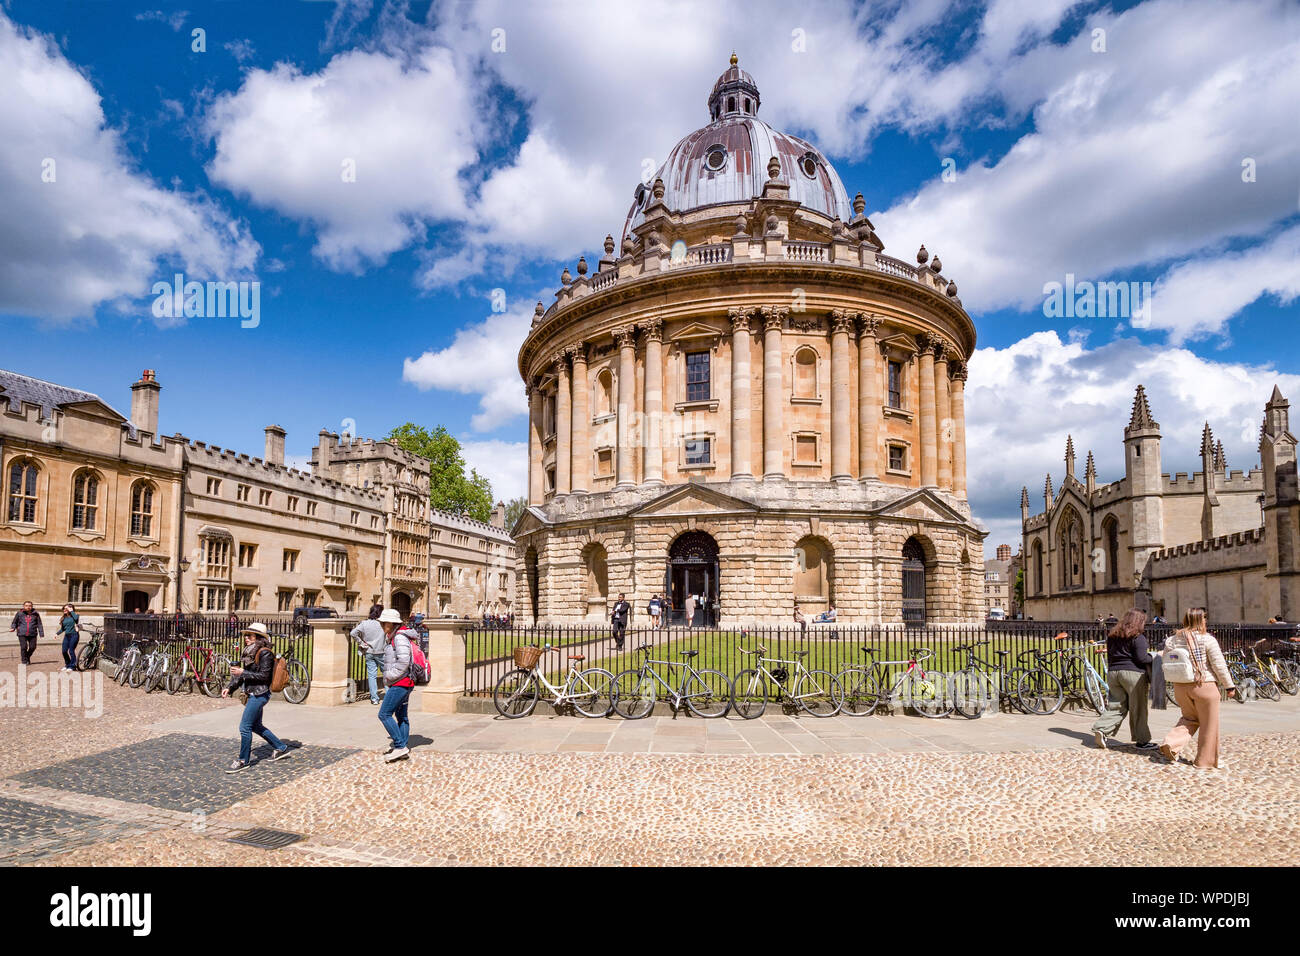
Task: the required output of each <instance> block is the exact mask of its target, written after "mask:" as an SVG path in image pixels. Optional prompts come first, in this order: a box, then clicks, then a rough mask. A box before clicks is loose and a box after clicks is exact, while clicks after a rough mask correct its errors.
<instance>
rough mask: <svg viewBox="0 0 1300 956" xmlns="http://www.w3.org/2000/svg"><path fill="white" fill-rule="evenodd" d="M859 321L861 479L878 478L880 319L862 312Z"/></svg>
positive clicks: (859, 455) (859, 468)
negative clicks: (878, 339) (878, 341)
mask: <svg viewBox="0 0 1300 956" xmlns="http://www.w3.org/2000/svg"><path fill="white" fill-rule="evenodd" d="M858 320H859V322H860V329H861V334H860V335H859V336H858V477H859V478H876V477H878V476H879V474H880V473H879V467H880V465H879V462H878V458H879V455H880V452H879V445H880V405H881V401H880V393H879V384H880V373H879V371H877V368H876V348H877V344H876V332H877V330H879V328H880V320H879V319H877V318H873V317H872V316H869V315H865V314H861V313H859V315H858Z"/></svg>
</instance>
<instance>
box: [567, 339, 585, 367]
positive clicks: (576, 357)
mask: <svg viewBox="0 0 1300 956" xmlns="http://www.w3.org/2000/svg"><path fill="white" fill-rule="evenodd" d="M564 351H565V352H567V353H568V356H569V361H571V362H586V361H587V343H586V341H581V342H576V343H574V344H573V345H570V346H569V347H568V348H566V349H565V350H564Z"/></svg>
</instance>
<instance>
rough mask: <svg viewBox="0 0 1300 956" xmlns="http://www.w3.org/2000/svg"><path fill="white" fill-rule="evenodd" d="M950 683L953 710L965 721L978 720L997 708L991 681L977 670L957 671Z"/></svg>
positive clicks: (973, 668) (995, 694)
mask: <svg viewBox="0 0 1300 956" xmlns="http://www.w3.org/2000/svg"><path fill="white" fill-rule="evenodd" d="M950 683H951V684H952V704H953V709H954V710H956V711H957V713H959V714H961V715H962V716H963V717H965V718H966V719H967V720H978V719H979V718H980V717H983V716H984V715H985V714H987V713H988V712H989V711H990V710H993V709H994V708H995V707H996V706H997V700H998V695H997V693H996V691H995V690H994V688H993V681H992V680H990V679H989V675H988V674H985V673H984V672H983V671H982V670H980V669H979V668H976V667H971V668H967V669H966V670H964V671H958V672H957V673H955V674H953V675H952V680H951V682H950Z"/></svg>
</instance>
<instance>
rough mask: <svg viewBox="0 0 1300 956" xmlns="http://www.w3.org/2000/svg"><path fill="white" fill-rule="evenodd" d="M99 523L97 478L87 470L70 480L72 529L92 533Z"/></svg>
mask: <svg viewBox="0 0 1300 956" xmlns="http://www.w3.org/2000/svg"><path fill="white" fill-rule="evenodd" d="M98 523H99V476H98V475H97V474H95V473H94V472H93V471H91V470H90V469H89V468H84V469H82V470H81V471H79V472H77V473H76V475H74V476H73V478H72V529H73V530H74V531H94V530H95V528H96V527H98Z"/></svg>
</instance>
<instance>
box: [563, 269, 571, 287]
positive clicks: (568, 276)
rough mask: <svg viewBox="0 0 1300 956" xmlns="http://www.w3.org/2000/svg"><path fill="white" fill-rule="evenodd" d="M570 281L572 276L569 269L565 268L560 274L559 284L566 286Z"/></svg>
mask: <svg viewBox="0 0 1300 956" xmlns="http://www.w3.org/2000/svg"><path fill="white" fill-rule="evenodd" d="M572 281H573V276H572V275H571V274H570V273H569V267H568V266H565V267H564V271H563V272H561V273H560V284H561V285H566V286H567V285H568V284H569V283H570V282H572Z"/></svg>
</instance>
